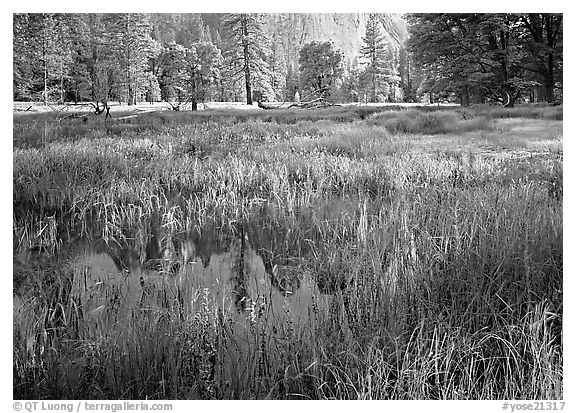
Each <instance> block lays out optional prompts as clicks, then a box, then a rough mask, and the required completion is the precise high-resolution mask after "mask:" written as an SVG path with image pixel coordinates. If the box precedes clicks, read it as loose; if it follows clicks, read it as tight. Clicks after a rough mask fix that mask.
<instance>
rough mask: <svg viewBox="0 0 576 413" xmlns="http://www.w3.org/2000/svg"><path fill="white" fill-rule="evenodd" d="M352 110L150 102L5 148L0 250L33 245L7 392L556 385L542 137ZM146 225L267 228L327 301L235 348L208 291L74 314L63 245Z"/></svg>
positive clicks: (540, 390) (433, 116)
mask: <svg viewBox="0 0 576 413" xmlns="http://www.w3.org/2000/svg"><path fill="white" fill-rule="evenodd" d="M466 110H467V111H468V110H469V109H466ZM470 110H471V111H472V112H474V110H473V109H470ZM522 110H524V109H522ZM556 110H557V109H556V108H537V109H535V110H534V112H530V113H528V114H527V115H526V116H531V117H536V116H533V115H532V114H534V113H540V114H541V115H538V117H540V118H545V117H546V116H552V117H553V116H556V115H550V114H549V113H551V112H553V111H556ZM365 111H367V112H366V113H364V112H362V113H361V112H360V109H359V108H354V109H353V110H352V109H347V108H346V109H341V108H338V109H336V110H335V111H334V112H330V111H313V112H310V113H308V112H306V113H302V112H297V113H296V112H294V111H279V112H276V111H269V112H270V113H267V112H266V113H263V114H261V115H258V116H256V117H254V115H253V114H245V113H236V112H233V113H228V112H226V113H220V112H218V113H215V112H209V111H206V113H202V114H177V113H170V114H164V113H162V114H152V115H150V116H151V117H153V118H155V120H154V122H159V123H162V122H163V121H158V120H157V119H156V117H159V116H166V118H165V122H164V123H162V125H163V126H158V129H156V126H154V128H152V129H146V128H144V129H142V130H131V131H128V130H125V131H123V132H122V133H120V134H119V135H117V136H111V135H110V134H107V133H101V132H100V131H93V132H90V131H86V133H85V134H84V135H83V137H81V138H80V137H79V138H76V139H74V140H64V141H55V142H47V143H45V144H44V145H42V146H40V147H37V148H30V147H28V148H18V147H17V148H16V149H15V150H14V158H13V159H14V165H13V166H14V172H13V185H14V192H13V202H14V217H13V220H14V223H13V231H14V235H13V238H14V241H13V244H14V254H15V256H16V255H17V254H21V253H26V254H29V255H30V254H31V256H32V257H40V256H42V257H45V258H44V259H42V260H40V258H38V259H39V260H40V263H37V264H34V261H33V260H25V261H23V262H20V261H18V262H17V264H18V265H15V272H14V280H15V281H14V286H15V296H14V297H15V313H14V366H13V371H14V397H15V398H25V399H38V398H55V399H59V398H87V399H99V398H108V399H119V398H122V399H145V398H157V399H160V398H163V399H177V398H233V399H237V398H292V399H301V398H305V399H318V398H328V399H343V398H345V399H347V398H353V399H358V398H360V399H383V398H394V399H415V398H425V399H560V398H562V397H563V388H562V381H563V372H562V354H563V347H562V334H561V333H562V257H563V255H562V160H561V153H562V152H561V145H560V147H558V146H557V144H555V143H554V142H551V141H550V139H552V138H550V139H548V138H546V137H543V138H542V139H541V141H542V142H544V143H546V144H548V143H549V144H550V145H556V146H555V147H556V151H555V152H553V153H552V154H550V155H547V156H531V157H528V158H521V159H516V158H499V157H491V156H486V154H485V148H484V147H482V145H485V141H484V142H481V141H477V140H473V139H472V140H471V143H470V145H468V146H467V147H466V149H465V150H461V149H458V148H456V149H448V148H444V149H441V148H439V149H437V150H434V151H431V150H429V149H428V148H427V147H424V146H422V144H421V141H419V140H418V139H416V138H413V136H414V135H411V134H421V133H426V134H442V135H443V137H444V138H443V139H452V138H451V136H453V135H459V134H460V135H463V136H466V135H465V134H466V133H470V132H471V131H484V132H486V133H495V128H497V127H498V125H499V124H498V121H497V120H494V118H496V117H497V116H496V115H493V114H490V116H487V117H474V116H477V115H476V114H475V113H477V112H475V113H473V114H472V115H471V114H470V113H460V112H458V111H448V110H438V111H432V110H428V111H416V110H413V109H411V110H401V111H396V112H382V113H372V109H370V110H365ZM518 111H519V112H518V113H525V112H522V111H521V110H520V108H518ZM368 112H370V113H368ZM515 113H516V112H515ZM362 114H363V116H364V117H365V118H366V119H364V120H363V119H362V118H361V116H362ZM179 116H180V117H179ZM267 116H269V117H270V118H269V119H268V118H266V117H267ZM199 118H201V121H198V119H199ZM220 120H222V122H220ZM513 130H514V129H511V131H513ZM508 132H510V131H504V132H503V136H504V135H506V133H508ZM502 139H505V137H503V138H502ZM448 142H449V141H448ZM494 150H495V151H497V150H499V147H498V146H497V145H495V146H494ZM153 221H158V223H159V225H160V227H161V228H162V230H163V231H165V232H166V233H167V234H168V235H169V236H170V237H172V236H177V235H178V234H180V233H185V232H187V231H191V230H193V229H198V228H200V229H203V230H209V229H217V231H218V233H220V234H222V235H221V236H222V237H234V236H237V234H238V231H239V229H238V228H240V227H242V225H245V226H247V227H250V228H255V229H252V230H251V231H252V232H251V233H250V235H251V236H257V234H258V233H260V232H265V233H269V234H274V235H273V238H274V239H276V240H278V242H277V245H276V247H275V249H276V253H277V254H278V255H282V256H283V257H285V258H286V260H291V261H293V262H297V263H298V266H299V267H298V268H299V271H301V272H306V273H307V274H310V276H311V277H312V278H313V279H314V280H315V281H316V283H317V284H318V285H319V286H320V287H321V288H323V289H324V290H326V291H328V290H330V291H331V293H330V294H331V296H332V297H333V299H332V300H331V304H330V306H329V308H328V309H327V310H326V312H325V313H324V314H323V315H318V318H317V319H315V321H314V322H313V323H311V324H310V326H309V328H308V329H307V333H306V334H303V333H299V332H298V330H296V329H294V330H291V329H292V327H290V324H289V325H288V326H287V327H286V328H287V329H288V331H289V332H290V334H285V336H284V337H285V339H284V340H283V341H281V342H275V341H274V340H272V339H271V337H269V336H268V335H267V333H266V331H265V329H263V328H259V327H258V324H255V327H254V329H253V330H250V331H249V332H248V333H246V334H247V335H246V339H247V340H248V342H249V343H250V345H249V346H248V347H247V348H244V350H242V351H241V350H240V348H241V346H240V344H239V343H240V341H241V340H240V339H239V338H238V336H237V335H235V334H234V328H235V327H234V325H235V324H234V320H233V319H232V318H231V317H230V314H226V312H222V311H218V310H217V309H216V307H214V306H213V304H214V297H212V296H210V294H209V293H207V292H204V293H202V294H201V295H200V296H199V300H201V301H202V302H203V303H205V305H201V306H200V307H199V308H196V309H195V310H193V311H192V310H187V311H184V310H183V309H181V308H179V307H178V306H176V307H174V309H173V310H168V311H162V312H157V313H146V314H147V315H146V316H138V315H137V314H136V315H135V316H132V317H130V318H129V319H128V320H127V321H125V322H124V323H123V324H122V332H121V333H120V332H118V329H117V328H111V327H106V328H105V327H103V326H102V327H100V329H98V328H88V327H87V326H86V325H85V315H84V314H83V313H82V305H81V302H79V301H78V298H77V297H75V296H74V294H72V293H71V291H72V287H71V285H72V284H73V281H74V279H77V277H80V276H81V272H80V273H79V272H78V271H79V270H78V269H72V268H70V267H68V266H66V265H64V264H63V263H65V262H66V260H67V259H69V258H73V254H72V257H67V255H66V254H71V253H67V252H66V251H67V245H68V244H69V243H70V242H71V241H73V240H77V239H79V238H93V239H103V240H105V241H106V242H108V243H110V244H111V245H113V243H114V242H125V243H128V244H130V245H133V249H134V251H138V248H142V245H141V244H142V243H143V242H144V241H143V240H145V239H146V237H147V235H148V234H149V233H150V231H151V222H153ZM30 250H32V251H33V252H28V251H30ZM34 251H36V252H34ZM39 254H43V255H39ZM134 254H135V255H136V256H137V255H138V254H137V253H134ZM103 294H104V298H105V299H112V298H113V297H114V292H113V291H112V290H110V291H105V292H104V293H103Z"/></svg>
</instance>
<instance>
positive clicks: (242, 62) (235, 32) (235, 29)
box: [224, 14, 269, 105]
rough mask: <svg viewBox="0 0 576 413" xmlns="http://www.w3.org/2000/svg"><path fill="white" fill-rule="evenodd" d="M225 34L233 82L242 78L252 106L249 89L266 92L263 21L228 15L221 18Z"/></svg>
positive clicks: (267, 86) (265, 40) (257, 16)
mask: <svg viewBox="0 0 576 413" xmlns="http://www.w3.org/2000/svg"><path fill="white" fill-rule="evenodd" d="M224 28H225V30H226V40H227V47H226V56H225V57H226V60H227V65H228V66H229V67H230V68H231V69H232V71H231V73H230V76H231V77H232V78H233V79H235V80H236V79H238V78H239V77H241V76H243V77H244V84H245V87H246V103H247V104H248V105H251V104H252V101H253V99H252V89H253V86H254V84H255V83H258V84H259V86H260V87H262V88H269V83H267V82H268V81H269V80H268V79H269V67H268V64H267V62H266V54H267V53H266V52H267V37H266V35H265V32H264V23H263V21H262V17H261V16H260V15H258V14H227V15H226V16H225V17H224Z"/></svg>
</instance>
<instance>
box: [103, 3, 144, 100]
mask: <svg viewBox="0 0 576 413" xmlns="http://www.w3.org/2000/svg"><path fill="white" fill-rule="evenodd" d="M105 23H106V31H107V33H106V45H107V47H108V50H109V53H110V54H109V58H110V59H109V63H110V64H111V66H112V67H113V69H114V72H115V73H114V74H115V76H116V82H115V85H114V86H115V88H114V89H115V90H114V91H115V94H116V97H117V98H118V99H119V100H120V101H124V100H125V101H126V102H127V103H128V104H129V105H134V104H136V103H137V101H138V100H139V97H140V95H141V94H142V93H144V92H145V89H146V86H147V83H148V82H147V81H146V77H147V75H146V70H147V68H148V54H147V52H148V50H149V48H150V43H151V41H152V38H151V37H150V31H151V26H150V22H149V20H148V17H147V16H146V15H144V14H130V13H124V14H110V15H105Z"/></svg>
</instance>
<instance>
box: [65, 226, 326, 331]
mask: <svg viewBox="0 0 576 413" xmlns="http://www.w3.org/2000/svg"><path fill="white" fill-rule="evenodd" d="M309 248H310V247H309V246H307V243H303V244H302V245H300V244H299V241H298V240H297V239H296V238H295V237H291V236H289V234H286V233H282V232H281V231H276V230H275V231H266V230H263V229H256V228H247V227H239V228H238V230H237V231H236V232H234V233H233V234H225V233H223V232H221V231H218V230H215V229H212V230H211V229H202V230H197V231H193V232H190V233H186V234H180V235H179V236H166V235H163V234H162V232H161V231H160V230H158V227H156V229H154V228H153V230H152V231H151V235H150V237H149V240H148V242H147V243H146V245H140V246H135V245H134V244H132V245H130V244H129V243H127V242H123V243H119V242H115V241H111V242H108V243H105V242H104V241H102V240H97V241H94V242H91V243H89V244H87V245H86V246H85V247H84V250H83V252H82V254H80V256H79V258H77V259H76V261H75V275H74V280H73V285H72V290H71V295H72V297H73V299H74V300H76V302H77V303H78V305H79V307H80V308H82V313H83V316H84V321H85V324H86V325H85V328H86V329H89V330H91V331H92V332H94V333H98V332H99V331H102V330H110V329H113V330H118V331H121V330H122V328H124V327H125V326H126V325H127V324H128V323H130V322H132V321H133V320H134V319H135V318H145V317H149V318H150V319H151V320H152V319H156V320H157V319H158V317H160V316H169V317H174V316H177V317H181V318H183V319H185V318H186V317H189V316H190V315H193V314H197V313H199V312H202V311H208V312H212V313H216V312H218V313H221V314H224V315H225V316H226V317H229V318H231V319H232V320H234V325H235V329H236V331H235V332H236V333H237V334H240V335H241V334H244V333H245V332H246V331H247V329H248V328H250V327H251V326H252V327H254V325H255V324H258V325H260V326H261V327H265V328H266V329H267V330H269V331H270V332H271V333H272V334H274V335H286V334H293V333H294V332H295V331H297V332H298V333H299V334H306V331H311V330H310V329H311V327H312V325H311V324H313V323H314V322H315V320H317V319H319V317H321V316H322V314H323V313H326V312H327V311H328V308H329V305H330V303H331V300H332V296H331V295H329V294H325V292H323V291H321V290H320V289H319V288H318V285H317V284H316V283H315V281H314V280H313V279H312V276H311V273H310V269H309V268H308V266H307V264H306V260H305V259H304V258H302V257H307V256H309V255H308V253H309ZM289 254H292V255H289Z"/></svg>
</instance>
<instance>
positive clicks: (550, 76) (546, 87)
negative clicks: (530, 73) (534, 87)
mask: <svg viewBox="0 0 576 413" xmlns="http://www.w3.org/2000/svg"><path fill="white" fill-rule="evenodd" d="M547 69H548V70H547V71H546V73H544V82H542V86H543V88H542V89H543V90H542V91H543V92H544V96H543V97H544V100H545V101H546V102H548V103H552V102H554V56H553V54H552V53H549V54H548V68H547Z"/></svg>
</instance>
